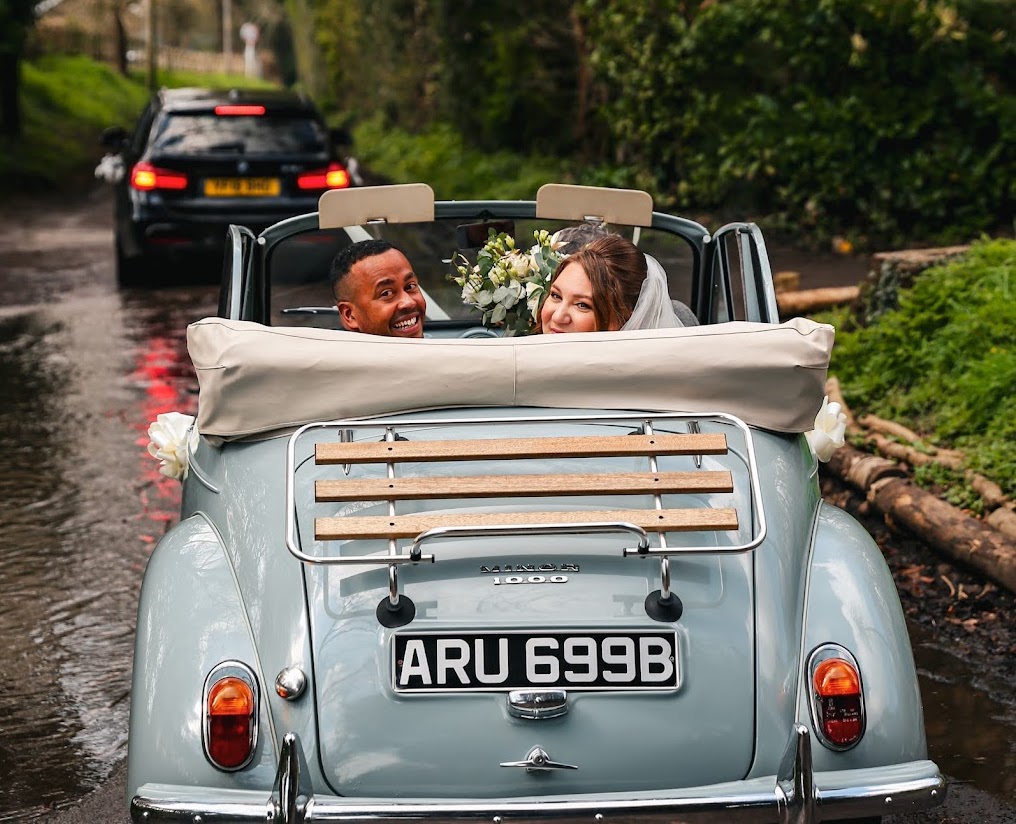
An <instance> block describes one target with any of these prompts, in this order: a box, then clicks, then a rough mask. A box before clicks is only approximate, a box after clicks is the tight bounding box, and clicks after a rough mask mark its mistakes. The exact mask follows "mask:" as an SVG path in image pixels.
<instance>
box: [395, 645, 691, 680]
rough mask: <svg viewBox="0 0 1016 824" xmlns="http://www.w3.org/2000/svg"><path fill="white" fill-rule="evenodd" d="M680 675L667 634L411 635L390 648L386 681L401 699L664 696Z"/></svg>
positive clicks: (674, 649) (676, 651) (672, 646)
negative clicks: (582, 693) (556, 693)
mask: <svg viewBox="0 0 1016 824" xmlns="http://www.w3.org/2000/svg"><path fill="white" fill-rule="evenodd" d="M680 675H681V673H680V663H679V656H678V644H677V633H676V632H673V631H660V630H634V631H630V632H618V631H616V630H593V631H584V632H521V631H518V632H516V631H510V632H455V633H450V632H449V633H445V632H419V633H399V634H396V635H395V636H394V639H393V643H392V683H393V686H394V687H395V689H396V690H397V691H398V692H404V693H405V692H444V691H449V692H456V691H463V690H482V691H488V692H489V691H497V690H514V689H525V688H535V689H539V688H544V689H547V688H557V689H569V690H667V689H676V688H677V687H678V685H679V684H680Z"/></svg>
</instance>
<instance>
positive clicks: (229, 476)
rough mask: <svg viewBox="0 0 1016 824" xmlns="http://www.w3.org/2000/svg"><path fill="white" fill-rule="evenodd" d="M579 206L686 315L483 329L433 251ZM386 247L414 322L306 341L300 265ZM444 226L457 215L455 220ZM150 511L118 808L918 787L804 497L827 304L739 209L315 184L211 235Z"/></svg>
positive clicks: (874, 552)
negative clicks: (801, 297) (155, 528)
mask: <svg viewBox="0 0 1016 824" xmlns="http://www.w3.org/2000/svg"><path fill="white" fill-rule="evenodd" d="M581 222H603V223H606V224H608V225H609V226H610V227H611V228H612V229H613V230H614V231H617V232H619V233H622V234H624V235H625V236H626V237H629V238H631V239H632V240H633V241H634V242H635V243H636V245H638V246H639V248H640V249H642V250H644V251H645V252H647V253H649V254H652V255H653V256H655V257H656V258H657V259H658V260H659V261H660V262H661V264H662V265H663V266H664V268H665V270H666V272H667V275H668V278H669V285H670V292H671V296H672V297H673V298H674V299H677V300H680V301H681V302H682V303H684V304H685V305H686V306H687V307H689V308H690V310H691V311H692V312H693V313H694V315H695V316H696V318H697V320H698V321H699V323H698V325H690V326H686V327H685V328H680V329H666V330H643V331H635V332H624V331H621V332H597V333H587V334H576V335H564V336H550V335H545V336H541V335H530V336H516V337H507V336H503V335H501V334H500V333H499V331H498V329H497V328H496V324H495V325H493V326H492V324H490V323H487V324H483V323H481V322H480V319H479V318H478V317H477V316H476V314H475V313H473V312H471V310H470V309H469V308H468V307H466V306H464V305H463V303H462V300H461V296H460V290H459V288H458V287H457V286H456V285H455V284H454V283H452V281H451V280H450V278H449V274H450V273H451V272H452V267H453V261H454V260H456V259H457V256H458V255H462V256H463V257H465V258H466V259H469V256H470V255H471V254H475V252H476V248H477V247H478V246H479V245H480V244H481V243H482V238H484V237H487V236H488V235H489V232H490V230H493V229H496V230H497V231H499V232H502V231H503V232H506V233H512V234H513V236H515V237H517V238H519V239H520V243H523V242H524V241H525V240H526V239H527V238H531V237H533V236H534V235H533V230H534V229H536V228H546V229H548V230H549V231H555V230H557V229H559V228H562V227H564V226H569V225H575V224H576V223H581ZM365 238H384V239H388V240H390V241H391V242H392V243H393V244H395V245H396V246H397V247H398V248H400V249H402V250H403V251H404V252H405V254H406V255H407V256H408V257H409V259H410V260H411V261H412V262H413V266H414V268H415V270H416V272H417V274H418V275H419V279H420V284H421V286H422V287H423V288H424V290H425V291H426V293H427V297H428V317H427V322H426V325H425V327H424V330H425V337H424V339H422V340H403V339H396V338H387V337H379V336H372V335H365V334H359V333H354V332H348V331H344V330H342V329H341V328H340V324H339V318H338V315H337V313H336V310H335V306H334V298H333V297H332V295H331V290H330V287H329V284H328V267H329V263H330V261H331V258H332V256H333V255H334V254H335V252H336V251H337V250H338V249H340V248H342V247H343V246H345V245H347V244H349V243H351V242H354V241H357V240H361V239H365ZM477 238H480V239H481V240H479V241H477ZM229 243H230V253H229V255H228V256H227V260H226V265H225V267H224V273H223V286H222V292H221V300H220V306H219V312H218V316H217V317H212V318H206V319H204V320H201V321H199V322H197V323H195V324H193V325H192V326H191V327H190V328H189V330H188V345H189V351H190V355H191V358H192V360H193V364H194V368H195V371H196V373H197V377H198V381H199V386H200V393H199V401H198V414H197V417H196V421H195V422H194V425H193V429H192V431H191V433H190V435H189V436H188V437H187V438H186V444H185V445H184V446H183V447H182V448H183V449H184V450H185V451H186V475H185V478H184V481H183V483H184V486H183V505H182V513H181V520H180V522H179V523H178V524H177V525H176V526H175V527H173V528H172V529H171V530H170V531H169V532H168V533H167V534H166V536H165V537H164V538H163V539H162V540H161V542H160V543H159V544H158V546H157V547H156V549H155V550H154V552H153V554H152V556H151V559H150V561H149V563H148V567H147V570H146V573H145V577H144V584H143V588H142V592H141V598H140V608H139V617H138V625H137V645H136V652H135V658H134V679H133V690H132V693H131V696H132V698H131V700H132V706H131V720H130V739H129V757H128V761H129V764H128V772H129V775H128V785H129V787H128V794H129V799H128V800H129V803H130V811H131V815H132V817H133V819H134V820H135V821H138V822H142V821H146V822H153V821H179V822H184V821H186V822H196V821H205V822H211V821H215V822H264V821H269V822H272V821H275V822H301V821H334V822H350V823H352V822H373V823H374V824H378V823H379V822H380V823H381V824H383V823H384V822H402V823H404V822H411V821H419V822H424V821H458V822H469V824H514V822H536V821H541V822H547V821H560V822H569V823H571V822H575V824H578V822H582V824H598V823H600V822H602V823H603V824H610V822H622V821H632V820H636V819H637V820H640V821H658V822H661V823H662V822H706V821H709V822H721V821H722V822H731V821H750V822H787V823H788V824H789V822H816V821H830V820H841V821H843V820H846V821H855V822H856V821H860V820H864V821H872V820H877V819H878V818H879V817H881V816H883V815H888V814H895V813H899V812H904V811H912V810H919V809H923V808H927V807H931V806H934V805H936V804H939V803H941V802H942V801H943V800H944V797H945V789H946V788H945V781H944V779H943V777H942V775H941V773H940V771H939V769H938V768H937V766H936V765H935V764H934V763H932V762H931V761H929V760H928V757H927V753H926V745H925V735H924V722H923V717H922V708H921V698H920V693H919V690H918V684H917V678H916V675H915V670H914V663H913V658H912V654H911V648H910V644H909V641H908V637H907V631H906V626H905V623H904V618H903V614H902V611H901V608H900V603H899V600H898V598H897V595H896V590H895V587H894V584H893V580H892V578H891V576H890V574H889V572H888V569H887V567H886V564H885V562H884V560H883V558H882V555H881V554H880V551H879V549H878V547H877V546H876V545H875V543H874V541H873V540H872V539H871V537H870V536H869V535H868V534H867V533H866V532H865V530H864V529H863V528H862V527H861V526H860V525H859V524H858V523H857V522H855V521H854V520H853V519H852V518H851V517H850V516H848V515H847V514H845V513H844V512H843V511H841V510H839V509H837V508H835V507H833V506H831V505H829V504H826V503H824V502H823V500H822V497H821V494H820V491H819V484H818V461H817V459H816V456H815V454H814V453H813V451H812V449H811V447H810V446H809V442H808V439H807V437H806V435H805V434H804V433H806V432H807V431H808V430H809V429H811V428H812V427H813V426H814V421H815V417H816V413H817V412H818V411H819V410H820V408H821V407H822V404H823V394H824V392H823V387H824V381H825V377H826V370H827V367H828V363H829V354H830V351H831V347H832V344H833V332H834V330H833V329H832V328H831V327H830V326H827V325H824V324H820V323H815V322H813V321H810V320H807V319H802V318H796V319H790V320H786V321H783V322H781V320H780V318H779V317H778V313H777V306H776V301H775V294H774V291H773V283H772V275H771V271H770V267H769V261H768V257H767V254H766V248H765V243H764V241H763V238H762V235H761V232H760V231H759V229H758V227H757V226H755V225H753V224H751V223H734V224H729V225H727V226H724V227H722V228H720V229H719V230H717V231H715V232H710V231H708V230H707V229H706V228H705V227H704V226H702V225H700V224H698V223H696V222H694V221H691V220H687V219H684V218H681V217H679V216H675V215H669V214H664V213H661V212H657V211H654V209H653V204H652V201H651V198H650V197H649V196H648V195H647V194H645V193H643V192H633V191H629V190H621V191H618V190H609V189H593V188H585V187H576V186H563V185H550V186H546V187H543V188H542V189H541V190H540V192H539V193H538V195H537V198H536V200H535V201H531V202H530V201H527V202H515V201H512V202H498V201H471V202H435V201H434V197H433V193H432V192H431V190H430V189H429V188H428V187H426V186H423V185H411V186H388V187H364V188H355V189H348V190H344V191H336V192H330V193H327V194H325V195H323V196H322V198H321V202H320V205H319V210H318V212H316V213H312V214H307V215H303V216H300V217H296V218H292V219H289V220H285V221H283V222H281V223H279V224H277V225H274V226H271V227H269V228H268V229H266V230H264V231H263V232H261V233H260V234H258V235H256V236H255V235H254V234H253V233H252V232H250V231H249V230H247V229H245V228H243V227H239V226H233V227H231V228H230V230H229Z"/></svg>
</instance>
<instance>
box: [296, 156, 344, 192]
mask: <svg viewBox="0 0 1016 824" xmlns="http://www.w3.org/2000/svg"><path fill="white" fill-rule="evenodd" d="M296 185H297V188H299V189H301V190H302V191H310V190H314V189H346V188H348V187H349V172H347V171H346V167H345V166H343V165H342V164H341V163H329V164H328V168H327V169H315V170H313V171H310V172H302V173H301V174H300V175H299V176H298V177H297V178H296Z"/></svg>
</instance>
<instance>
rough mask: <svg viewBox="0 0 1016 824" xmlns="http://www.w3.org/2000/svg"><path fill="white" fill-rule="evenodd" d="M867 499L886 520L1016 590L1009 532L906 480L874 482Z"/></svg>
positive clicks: (1015, 554)
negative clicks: (901, 526)
mask: <svg viewBox="0 0 1016 824" xmlns="http://www.w3.org/2000/svg"><path fill="white" fill-rule="evenodd" d="M867 498H868V501H869V502H870V503H871V504H872V505H873V506H874V507H875V508H876V509H878V510H879V511H880V512H882V513H883V514H884V515H885V517H886V520H887V521H888V522H890V524H891V523H892V522H896V523H899V524H902V525H903V526H905V527H906V528H907V529H909V530H910V531H911V532H913V533H914V534H916V535H918V536H919V537H920V538H921V539H922V540H923V541H925V542H926V543H928V544H929V545H931V546H932V547H934V548H935V549H937V550H938V551H939V552H941V553H942V554H944V555H946V556H948V557H950V558H953V559H954V560H957V561H960V562H962V563H965V564H968V565H969V566H972V567H974V568H976V569H979V570H980V571H981V572H983V573H984V574H985V575H987V576H988V577H989V578H992V579H993V580H995V581H997V582H998V583H1000V584H1001V585H1002V586H1004V587H1005V588H1006V589H1008V590H1009V591H1010V592H1016V542H1014V541H1013V540H1012V539H1011V538H1009V537H1008V536H1006V535H1003V534H1002V533H1001V532H998V531H997V530H995V529H992V528H991V527H990V526H987V525H986V524H984V523H982V522H981V521H978V520H977V519H976V518H971V517H969V516H968V515H966V514H965V513H964V512H963V511H962V510H960V509H957V508H956V507H954V506H953V505H952V504H948V503H946V502H945V501H943V500H942V499H941V498H938V497H936V496H935V495H932V494H931V493H930V492H925V491H924V490H923V489H921V488H920V487H919V486H917V485H916V484H914V482H913V481H910V480H907V479H904V478H885V479H883V480H881V481H876V482H875V483H874V484H872V486H871V488H870V489H869V490H868V494H867Z"/></svg>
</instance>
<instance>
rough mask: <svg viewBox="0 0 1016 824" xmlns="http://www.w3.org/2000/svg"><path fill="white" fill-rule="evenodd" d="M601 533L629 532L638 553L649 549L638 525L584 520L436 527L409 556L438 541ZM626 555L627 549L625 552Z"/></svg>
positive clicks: (423, 535)
mask: <svg viewBox="0 0 1016 824" xmlns="http://www.w3.org/2000/svg"><path fill="white" fill-rule="evenodd" d="M602 532H607V533H614V532H630V533H632V534H633V535H637V536H638V539H639V546H638V549H637V550H636V551H637V552H640V553H644V552H646V551H648V550H649V536H648V535H647V534H646V531H645V530H644V529H643V528H642V527H640V526H638V525H637V524H633V523H629V522H628V521H584V522H580V523H575V524H491V525H490V526H436V527H434V528H433V529H428V530H427V531H426V532H421V533H420V534H419V535H417V536H416V540H415V541H413V545H412V547H410V550H409V555H410V557H411V558H412V557H416V556H418V555H419V553H420V544H422V543H424V542H425V541H430V540H435V539H437V538H482V537H485V536H492V537H499V538H503V537H505V536H509V535H528V534H530V533H537V534H540V535H549V534H554V535H593V534H598V533H602ZM624 551H625V552H627V550H624ZM420 557H421V558H433V557H434V556H433V555H420Z"/></svg>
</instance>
